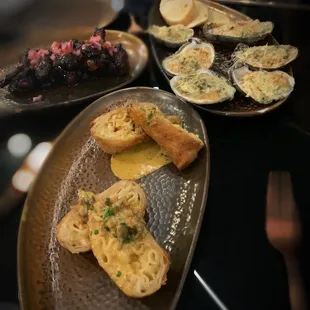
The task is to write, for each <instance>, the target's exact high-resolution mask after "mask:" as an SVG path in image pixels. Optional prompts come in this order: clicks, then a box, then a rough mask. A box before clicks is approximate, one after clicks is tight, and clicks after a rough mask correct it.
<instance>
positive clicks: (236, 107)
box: [149, 0, 293, 117]
mask: <svg viewBox="0 0 310 310" xmlns="http://www.w3.org/2000/svg"><path fill="white" fill-rule="evenodd" d="M200 1H201V2H203V3H205V4H206V5H207V6H208V7H209V18H211V19H212V21H217V22H219V19H222V20H227V19H228V20H229V19H230V20H231V19H235V20H249V19H250V18H249V17H248V16H246V15H244V14H242V13H240V12H238V11H236V10H233V9H231V8H228V7H226V6H224V5H221V4H218V3H216V2H214V1H208V0H200ZM149 25H158V26H164V25H167V24H166V22H165V21H164V19H163V18H162V16H161V14H160V12H159V4H156V5H154V7H153V8H152V10H151V11H150V14H149ZM195 36H196V37H198V38H201V39H203V40H206V38H205V37H204V35H203V33H202V29H201V28H195ZM150 40H151V49H152V54H153V56H154V58H155V60H156V63H157V65H158V67H159V68H160V70H161V72H162V74H163V75H164V76H165V78H166V80H167V82H168V83H169V81H170V77H169V76H168V75H167V74H166V72H165V71H164V69H163V67H162V61H163V60H164V59H165V58H166V57H168V56H170V55H172V54H173V53H175V51H176V50H177V49H173V48H168V47H166V46H164V45H163V44H160V43H158V41H157V40H155V39H154V38H153V37H152V36H151V38H150ZM211 43H212V44H213V45H214V48H215V52H216V59H215V62H214V64H213V66H212V67H211V68H210V69H211V70H214V71H215V72H218V73H219V74H221V75H222V76H224V77H226V78H227V79H230V77H229V76H228V69H229V68H230V66H232V65H233V62H232V60H231V59H230V55H231V54H232V53H233V51H234V48H235V46H236V45H232V44H230V45H228V44H219V43H216V42H211ZM267 43H268V44H278V42H277V41H276V40H275V39H274V38H273V37H272V36H270V35H269V36H268V37H267V38H266V39H264V40H262V41H259V42H257V43H256V44H255V45H265V44H267ZM282 70H283V71H286V72H288V73H289V74H290V75H293V73H292V69H291V67H290V66H287V67H286V68H284V69H282ZM286 100H287V99H284V100H280V101H276V102H273V103H271V104H269V105H263V104H259V103H257V102H256V101H254V100H253V99H251V98H247V97H245V96H244V95H243V94H241V93H240V92H239V91H236V93H235V97H234V99H233V100H232V101H227V102H222V103H218V104H209V105H199V104H194V105H195V106H196V107H198V108H200V109H202V110H205V111H208V112H211V113H215V114H220V115H226V116H242V117H244V116H256V115H261V114H264V113H267V112H270V111H273V110H275V109H276V108H278V107H279V106H280V105H282V104H283V103H284V102H285V101H286Z"/></svg>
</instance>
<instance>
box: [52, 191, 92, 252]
mask: <svg viewBox="0 0 310 310" xmlns="http://www.w3.org/2000/svg"><path fill="white" fill-rule="evenodd" d="M94 196H95V194H94V193H92V192H84V191H81V190H80V191H79V202H78V204H76V205H74V206H73V207H72V208H71V210H70V211H69V212H68V213H67V214H66V215H65V216H64V217H63V218H62V220H61V221H60V223H59V224H58V226H57V233H56V236H57V239H58V242H59V243H60V244H61V245H62V246H63V247H64V248H66V249H67V250H69V251H70V252H71V253H82V252H88V251H90V250H91V245H90V240H89V233H88V225H87V221H88V208H91V207H92V204H93V202H94V201H95V200H94V199H95V198H94Z"/></svg>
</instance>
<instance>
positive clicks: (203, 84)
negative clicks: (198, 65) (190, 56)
mask: <svg viewBox="0 0 310 310" xmlns="http://www.w3.org/2000/svg"><path fill="white" fill-rule="evenodd" d="M175 87H176V89H177V91H178V92H180V94H183V95H184V96H186V97H188V98H191V99H197V100H202V101H206V102H207V103H208V102H210V103H215V102H221V101H224V100H227V99H232V98H233V97H234V93H235V91H236V90H235V89H234V88H233V87H232V86H230V85H229V84H228V83H227V82H226V81H225V80H224V79H222V78H220V77H217V76H215V75H209V74H205V73H199V74H195V75H189V76H184V77H180V78H179V79H178V80H177V82H176V85H175Z"/></svg>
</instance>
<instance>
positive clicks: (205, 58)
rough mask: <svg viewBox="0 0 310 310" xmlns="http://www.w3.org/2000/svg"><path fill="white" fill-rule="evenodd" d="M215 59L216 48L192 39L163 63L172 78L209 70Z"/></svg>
mask: <svg viewBox="0 0 310 310" xmlns="http://www.w3.org/2000/svg"><path fill="white" fill-rule="evenodd" d="M214 59H215V51H214V47H213V45H212V44H210V43H206V42H203V41H202V40H200V39H197V38H192V39H190V40H189V42H188V43H186V44H184V45H182V46H181V47H180V48H179V50H178V51H177V52H176V53H174V54H173V55H171V56H169V57H167V58H165V59H164V60H163V62H162V65H163V68H164V70H165V71H166V72H167V74H169V75H170V76H174V75H186V74H193V73H195V72H197V71H198V70H205V69H209V68H210V67H211V66H212V64H213V62H214Z"/></svg>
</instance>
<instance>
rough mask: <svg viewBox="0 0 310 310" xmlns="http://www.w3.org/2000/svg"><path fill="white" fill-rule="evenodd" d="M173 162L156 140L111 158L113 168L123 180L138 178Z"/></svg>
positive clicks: (116, 174)
mask: <svg viewBox="0 0 310 310" xmlns="http://www.w3.org/2000/svg"><path fill="white" fill-rule="evenodd" d="M169 163H171V159H170V158H169V157H168V156H166V155H165V154H164V152H163V150H162V149H161V147H160V146H159V145H158V144H156V143H155V142H154V141H150V142H146V143H143V144H140V145H137V146H136V147H134V148H132V149H130V150H128V151H125V152H123V153H119V154H114V155H113V156H112V158H111V169H112V171H113V173H114V174H115V176H117V177H118V178H120V179H121V180H136V179H140V178H142V177H143V176H145V175H147V174H150V173H152V172H154V171H155V170H157V169H159V168H161V167H163V166H165V165H167V164H169Z"/></svg>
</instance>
